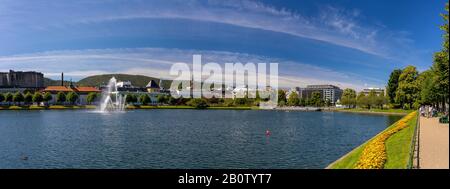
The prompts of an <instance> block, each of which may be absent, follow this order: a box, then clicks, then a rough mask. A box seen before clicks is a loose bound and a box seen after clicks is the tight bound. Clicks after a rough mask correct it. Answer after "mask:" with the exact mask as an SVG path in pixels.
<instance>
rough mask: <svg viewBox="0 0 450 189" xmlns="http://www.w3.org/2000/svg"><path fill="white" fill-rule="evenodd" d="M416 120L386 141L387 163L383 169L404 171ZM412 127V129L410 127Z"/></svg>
mask: <svg viewBox="0 0 450 189" xmlns="http://www.w3.org/2000/svg"><path fill="white" fill-rule="evenodd" d="M416 122H417V119H416V117H415V118H413V119H412V120H410V121H409V122H408V125H410V126H409V127H407V128H405V129H403V130H401V131H399V132H398V133H396V134H395V135H392V136H391V137H389V138H388V139H387V140H386V152H387V161H386V164H384V168H385V169H405V168H407V166H408V161H409V158H410V152H411V145H405V144H411V141H412V137H413V136H414V128H415V127H414V126H415V125H416ZM411 126H413V127H411Z"/></svg>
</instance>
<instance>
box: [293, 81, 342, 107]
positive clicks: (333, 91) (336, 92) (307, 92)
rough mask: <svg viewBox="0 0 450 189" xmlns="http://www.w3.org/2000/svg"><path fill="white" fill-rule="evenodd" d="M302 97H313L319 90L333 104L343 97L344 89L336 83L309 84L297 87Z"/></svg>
mask: <svg viewBox="0 0 450 189" xmlns="http://www.w3.org/2000/svg"><path fill="white" fill-rule="evenodd" d="M296 90H297V91H298V93H299V96H300V98H311V97H312V94H313V93H314V92H319V93H320V96H321V97H322V99H323V100H324V101H327V100H329V101H330V102H331V103H332V104H336V102H337V101H338V100H339V99H341V96H342V89H341V88H339V87H337V86H334V85H308V86H306V88H296Z"/></svg>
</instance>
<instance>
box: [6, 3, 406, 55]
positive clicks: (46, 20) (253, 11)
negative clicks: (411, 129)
mask: <svg viewBox="0 0 450 189" xmlns="http://www.w3.org/2000/svg"><path fill="white" fill-rule="evenodd" d="M42 4H45V6H43V5H42ZM21 7H26V8H22V9H20V8H21ZM103 7H109V8H103ZM0 10H5V11H4V12H3V14H2V13H0V16H3V18H0V20H1V22H0V31H2V30H4V31H6V30H8V29H9V28H13V27H17V26H19V25H20V27H24V28H27V29H35V30H45V29H46V27H53V28H59V27H64V26H65V25H74V24H75V25H76V24H86V23H98V22H114V21H120V20H134V19H144V18H146V19H185V20H195V21H204V22H214V23H222V24H228V25H234V26H239V27H245V28H254V29H260V30H267V31H272V32H278V33H284V34H288V35H292V36H297V37H302V38H308V39H313V40H318V41H322V42H326V43H330V44H334V45H338V46H342V47H346V48H352V49H356V50H359V51H362V52H365V53H368V54H372V55H377V56H380V57H383V58H392V57H393V56H394V55H393V54H392V53H391V52H390V50H392V46H394V47H395V46H399V45H401V46H408V45H409V44H410V43H411V40H410V39H409V38H407V36H406V35H402V34H401V32H392V31H389V30H387V29H386V28H385V27H380V26H375V25H368V24H364V22H363V21H361V15H362V14H363V13H362V12H361V11H359V10H355V9H353V10H347V9H343V8H337V7H332V6H321V7H319V8H318V10H317V12H318V13H317V14H316V15H308V16H306V15H305V14H302V13H301V12H298V11H293V10H288V9H285V8H276V7H273V6H270V5H267V4H264V3H261V2H257V1H250V0H229V1H218V0H209V1H199V0H174V1H159V0H155V1H150V2H149V1H133V0H131V1H104V2H95V1H86V0H80V1H77V2H73V3H70V4H68V3H62V2H52V3H34V4H31V5H30V4H29V2H26V4H23V2H20V1H19V2H15V1H9V2H8V1H7V3H5V4H4V5H3V6H2V5H0ZM19 10H20V11H19ZM38 13H40V14H38ZM34 23H38V24H34Z"/></svg>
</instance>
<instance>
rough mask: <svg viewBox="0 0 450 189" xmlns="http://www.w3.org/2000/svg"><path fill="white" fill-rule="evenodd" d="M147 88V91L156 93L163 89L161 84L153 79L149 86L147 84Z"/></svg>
mask: <svg viewBox="0 0 450 189" xmlns="http://www.w3.org/2000/svg"><path fill="white" fill-rule="evenodd" d="M145 88H146V89H147V92H149V93H156V92H159V91H160V90H161V89H160V87H159V85H158V84H157V83H156V82H155V81H153V80H151V81H150V82H148V84H147V86H145Z"/></svg>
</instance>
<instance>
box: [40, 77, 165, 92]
mask: <svg viewBox="0 0 450 189" xmlns="http://www.w3.org/2000/svg"><path fill="white" fill-rule="evenodd" d="M112 77H115V78H116V79H117V80H118V81H131V84H132V85H133V86H136V87H145V86H146V85H147V84H148V82H150V80H154V81H156V83H158V84H159V79H158V78H154V77H148V76H143V75H129V74H105V75H94V76H89V77H86V78H84V79H81V80H80V81H78V82H73V84H75V85H78V86H96V87H99V86H101V85H105V84H108V81H109V80H110V79H111V78H112ZM171 82H172V81H171V80H163V83H162V84H163V87H164V88H166V89H168V88H170V84H171ZM64 84H65V85H66V86H67V85H69V84H70V82H69V81H64ZM44 85H45V86H50V85H61V80H52V79H48V78H45V79H44Z"/></svg>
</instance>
